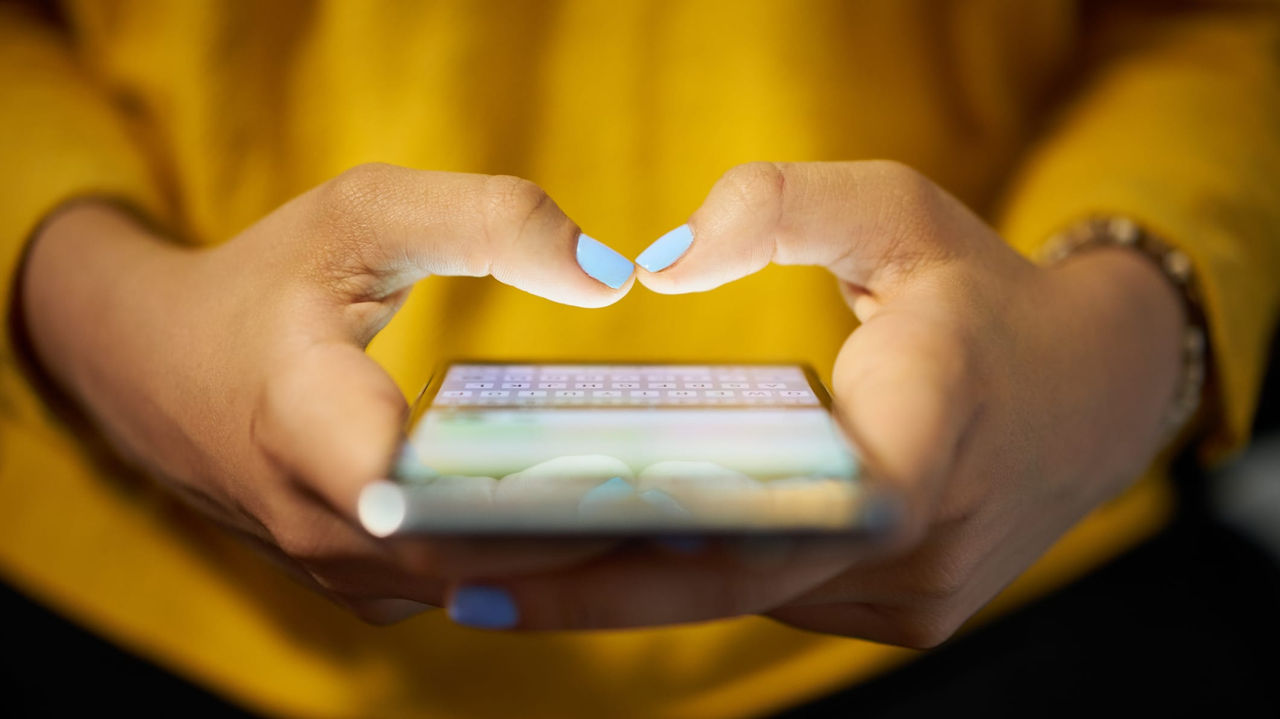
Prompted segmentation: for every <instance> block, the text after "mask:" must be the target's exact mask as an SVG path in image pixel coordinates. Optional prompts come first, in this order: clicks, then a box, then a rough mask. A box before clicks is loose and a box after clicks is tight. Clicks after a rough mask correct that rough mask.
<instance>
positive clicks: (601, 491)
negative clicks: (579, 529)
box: [578, 477, 636, 512]
mask: <svg viewBox="0 0 1280 719" xmlns="http://www.w3.org/2000/svg"><path fill="white" fill-rule="evenodd" d="M635 493H636V490H635V488H634V487H632V486H631V483H630V482H628V481H627V480H625V479H623V478H622V477H613V478H612V479H610V480H609V481H607V482H604V483H602V484H600V485H599V486H596V487H593V488H592V489H591V491H590V492H587V493H586V494H584V495H582V499H581V500H579V501H578V511H579V512H590V511H591V510H593V509H597V508H599V507H601V506H608V505H611V504H616V503H618V502H619V501H621V500H624V499H626V498H627V497H630V496H631V495H633V494H635Z"/></svg>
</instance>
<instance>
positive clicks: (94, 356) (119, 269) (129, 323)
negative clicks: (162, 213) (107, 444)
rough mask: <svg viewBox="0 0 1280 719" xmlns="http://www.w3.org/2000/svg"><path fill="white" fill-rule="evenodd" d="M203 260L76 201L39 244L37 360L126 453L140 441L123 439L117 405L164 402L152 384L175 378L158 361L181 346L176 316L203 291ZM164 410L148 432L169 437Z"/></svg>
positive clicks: (28, 305) (27, 281)
mask: <svg viewBox="0 0 1280 719" xmlns="http://www.w3.org/2000/svg"><path fill="white" fill-rule="evenodd" d="M193 254H195V253H193V251H191V250H187V249H183V248H181V247H179V246H177V245H174V244H171V243H167V242H165V241H164V240H162V239H160V238H158V237H156V236H155V235H154V234H153V233H151V232H150V231H148V230H147V229H146V228H145V227H143V225H142V224H141V223H139V222H138V221H136V220H135V219H134V218H133V217H131V216H130V215H129V214H128V213H127V212H125V211H124V210H122V209H120V208H118V207H115V206H113V205H111V204H109V203H106V202H99V201H92V200H91V201H84V202H77V203H73V204H69V205H67V206H66V207H64V208H63V209H62V210H60V211H58V212H57V213H56V214H55V215H54V216H53V217H51V218H50V219H49V221H48V222H46V223H45V224H44V225H43V226H42V228H41V229H40V231H39V232H38V234H37V235H36V236H35V237H33V238H32V240H31V244H30V246H29V249H28V253H27V258H26V262H25V263H24V264H23V266H22V269H21V276H20V277H19V283H20V284H19V287H20V292H21V302H20V311H21V312H22V318H21V320H22V326H23V327H24V329H25V332H26V335H27V338H26V339H27V341H28V342H29V343H30V346H31V349H32V351H33V354H34V359H35V360H36V361H37V362H38V363H39V365H40V367H41V369H42V370H44V372H45V373H47V375H48V376H49V377H50V378H51V379H52V380H53V381H54V382H55V383H56V384H57V385H58V386H59V387H60V389H62V390H63V391H64V392H65V393H66V394H67V395H68V397H69V398H70V399H71V400H72V401H73V402H75V403H76V404H77V405H78V406H80V407H81V408H82V409H83V410H85V411H86V412H87V413H88V415H89V416H90V417H91V418H92V419H94V420H95V422H96V423H97V424H98V425H99V426H100V428H101V429H102V430H103V431H104V432H105V433H106V434H107V435H109V436H111V437H112V439H113V440H115V443H116V444H117V446H118V448H119V449H124V450H126V451H127V448H128V447H132V446H133V445H135V442H134V441H133V438H132V437H130V436H118V435H116V433H117V432H119V431H121V430H122V427H123V425H120V426H116V425H115V423H113V421H112V414H113V413H114V408H116V407H119V406H122V405H138V404H142V403H147V402H151V401H154V397H155V396H158V395H155V394H152V393H150V392H148V390H147V388H146V383H147V382H151V381H165V380H167V379H173V378H172V376H171V375H172V373H167V372H166V371H165V370H164V369H162V368H161V366H160V365H159V364H158V363H157V360H158V359H159V358H161V357H163V356H164V355H165V353H167V352H173V351H175V350H177V349H179V347H178V346H175V345H174V342H180V337H181V332H182V330H183V328H182V327H179V326H166V322H167V321H166V318H167V316H169V315H168V312H167V310H171V309H174V308H175V306H176V305H177V304H178V303H180V302H181V301H183V297H182V296H183V293H184V287H186V291H188V292H194V291H195V289H194V288H193V287H190V283H191V282H192V273H191V272H190V271H189V265H190V262H189V260H190V259H191V257H192V255H193ZM166 375H169V376H166ZM156 409H157V410H161V412H157V413H156V415H157V417H156V421H155V423H150V424H149V426H148V429H150V430H154V431H161V430H162V428H161V426H160V424H159V420H160V416H159V415H161V414H162V413H163V412H162V410H163V408H160V407H157V408H156ZM139 416H142V417H146V416H147V413H145V412H143V413H139ZM131 434H132V432H125V435H131ZM122 441H123V443H124V444H125V445H126V446H125V447H120V446H119V445H120V444H121V442H122Z"/></svg>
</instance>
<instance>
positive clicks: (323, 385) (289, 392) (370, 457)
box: [251, 342, 408, 518]
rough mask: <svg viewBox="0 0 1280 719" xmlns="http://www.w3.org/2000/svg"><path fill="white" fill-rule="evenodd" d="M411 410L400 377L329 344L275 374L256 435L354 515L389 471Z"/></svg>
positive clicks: (256, 417) (257, 413) (347, 347)
mask: <svg viewBox="0 0 1280 719" xmlns="http://www.w3.org/2000/svg"><path fill="white" fill-rule="evenodd" d="M407 411H408V406H407V404H406V403H405V400H404V396H403V395H402V394H401V393H400V390H399V388H398V387H397V386H396V385H395V382H394V381H392V379H391V377H390V376H389V375H388V374H387V373H386V372H385V371H384V370H383V369H382V368H381V367H380V366H378V364H377V363H376V362H374V361H373V360H372V359H370V358H369V357H368V356H367V355H365V353H364V352H363V351H362V350H361V349H360V348H359V347H357V346H355V345H351V344H347V343H344V342H330V343H321V344H316V345H312V346H310V347H308V348H307V349H305V350H303V351H301V352H299V353H298V354H297V355H295V356H293V357H291V358H290V361H289V362H288V363H287V366H286V367H284V368H283V370H282V371H279V372H276V373H273V374H272V375H271V376H270V377H269V379H268V380H267V382H266V385H265V387H264V388H263V390H262V392H261V395H260V398H259V402H258V405H257V407H256V408H255V410H254V413H253V418H252V421H251V432H252V434H253V439H254V441H255V442H257V443H258V445H259V446H260V448H261V449H262V450H263V451H264V452H265V453H266V454H267V455H268V456H269V457H270V458H271V459H272V460H273V461H275V462H276V463H277V464H278V465H280V467H281V468H282V469H284V471H286V472H287V473H288V474H289V475H290V476H292V477H294V478H295V479H304V478H305V481H306V486H307V487H308V488H309V489H311V490H313V491H315V492H316V493H317V494H319V495H320V497H321V498H322V499H324V500H325V501H327V502H328V503H329V504H330V505H331V506H333V507H335V508H336V509H337V510H338V511H339V512H341V513H342V514H343V515H345V516H347V517H351V518H354V517H355V516H356V507H357V501H358V498H359V494H360V490H361V489H362V488H364V486H365V485H367V484H368V483H370V482H372V481H374V480H376V479H379V478H382V477H385V476H386V473H387V471H388V468H389V463H390V461H391V457H393V456H394V454H395V449H396V447H397V446H398V444H399V442H400V439H401V430H402V427H403V424H404V419H405V416H406V413H407Z"/></svg>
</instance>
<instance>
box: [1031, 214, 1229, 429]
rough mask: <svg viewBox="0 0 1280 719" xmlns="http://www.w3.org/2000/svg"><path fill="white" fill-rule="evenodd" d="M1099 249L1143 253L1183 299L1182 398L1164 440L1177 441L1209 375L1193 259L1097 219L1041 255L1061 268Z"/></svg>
mask: <svg viewBox="0 0 1280 719" xmlns="http://www.w3.org/2000/svg"><path fill="white" fill-rule="evenodd" d="M1098 247H1128V248H1130V249H1133V250H1136V251H1138V252H1141V253H1142V254H1143V255H1144V256H1146V257H1147V258H1148V259H1150V260H1151V261H1152V262H1154V263H1155V264H1156V266H1157V267H1159V268H1160V271H1161V272H1163V273H1164V275H1165V277H1167V278H1168V279H1169V281H1170V282H1172V283H1173V285H1174V287H1175V288H1176V289H1177V290H1178V296H1179V297H1180V298H1181V299H1182V306H1183V309H1184V310H1185V313H1186V324H1185V326H1184V327H1183V330H1182V372H1181V376H1180V379H1179V381H1178V391H1177V394H1175V395H1174V398H1173V403H1172V405H1171V406H1170V407H1169V410H1168V411H1167V412H1166V413H1165V417H1164V431H1165V439H1166V440H1168V439H1172V437H1173V436H1174V435H1176V434H1177V433H1178V432H1179V431H1180V430H1181V429H1182V428H1183V426H1184V425H1186V423H1187V421H1188V420H1189V419H1191V416H1192V415H1194V414H1195V412H1196V410H1197V409H1199V407H1200V399H1201V395H1202V393H1203V391H1204V384H1205V377H1206V375H1207V374H1208V361H1209V359H1208V352H1207V350H1206V344H1207V342H1206V336H1207V327H1208V325H1207V323H1206V322H1205V315H1204V308H1203V305H1202V304H1201V302H1200V292H1199V288H1198V285H1197V284H1196V281H1195V273H1194V271H1193V267H1192V265H1191V258H1190V257H1188V256H1187V254H1186V253H1185V252H1183V251H1182V250H1180V249H1178V248H1176V247H1172V246H1170V245H1169V244H1167V243H1165V242H1163V241H1161V240H1160V239H1158V238H1156V237H1154V236H1153V235H1151V234H1150V233H1149V232H1147V231H1146V230H1144V229H1143V228H1142V227H1140V226H1139V225H1138V224H1137V223H1136V222H1134V221H1133V220H1131V219H1129V218H1127V217H1093V218H1090V219H1087V220H1085V221H1084V222H1081V223H1079V224H1077V225H1074V226H1072V227H1070V228H1068V229H1067V230H1066V231H1064V232H1062V233H1060V234H1058V235H1055V236H1053V237H1051V238H1050V239H1049V241H1048V242H1047V243H1046V244H1045V246H1044V249H1043V250H1042V252H1041V259H1042V260H1043V261H1044V262H1045V263H1046V264H1056V263H1058V262H1061V261H1063V260H1065V259H1066V258H1068V257H1070V256H1072V255H1074V254H1076V253H1078V252H1082V251H1085V250H1088V249H1092V248H1098Z"/></svg>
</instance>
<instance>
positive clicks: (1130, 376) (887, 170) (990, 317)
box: [451, 162, 1183, 647]
mask: <svg viewBox="0 0 1280 719" xmlns="http://www.w3.org/2000/svg"><path fill="white" fill-rule="evenodd" d="M689 226H690V228H691V229H692V233H693V238H694V239H693V242H692V245H691V246H690V247H689V249H688V250H687V252H685V253H684V254H683V256H680V257H679V258H678V259H676V260H675V261H674V264H671V265H670V266H668V267H665V268H663V267H657V266H655V265H654V264H652V263H649V262H642V264H648V265H649V267H650V268H651V269H655V270H657V271H656V272H647V271H643V270H642V271H640V273H639V279H640V281H641V282H642V283H643V284H645V285H646V286H647V287H649V288H650V289H653V290H655V291H657V292H663V293H683V292H700V291H706V290H710V289H713V288H715V287H718V286H720V285H722V284H724V283H726V282H731V281H733V280H735V279H737V278H739V277H742V276H744V275H747V274H750V273H752V272H755V271H757V270H759V269H761V268H763V267H764V266H766V265H767V264H769V263H770V262H774V263H779V264H806V265H824V266H826V267H827V268H829V269H830V270H831V272H832V273H833V274H834V275H835V276H836V277H837V278H838V280H839V281H840V283H841V287H842V288H843V290H844V292H845V295H846V297H847V299H848V301H849V304H850V306H851V308H852V310H853V311H854V312H855V313H856V314H857V316H858V318H859V319H860V320H861V322H862V324H861V326H860V327H859V328H858V329H857V330H856V331H855V332H854V333H853V334H852V335H851V336H850V337H849V339H848V341H847V342H846V343H845V345H844V348H843V349H842V350H841V352H840V354H839V356H838V357H837V359H836V363H835V371H834V381H833V391H834V395H835V399H836V402H837V405H838V407H839V410H840V412H841V414H842V415H843V418H844V420H845V421H846V423H847V425H848V427H849V428H850V431H851V432H852V434H853V435H854V439H855V441H856V442H857V444H858V445H859V447H860V448H861V450H862V451H863V454H864V460H865V462H866V465H867V467H868V469H869V470H870V472H871V474H872V475H873V476H874V477H875V479H876V480H878V481H881V482H885V483H888V484H890V485H892V486H893V487H894V488H896V490H897V491H898V492H899V493H900V494H901V495H902V496H903V497H904V498H905V502H904V503H903V515H902V517H901V520H902V521H901V523H900V528H899V531H898V533H897V534H896V536H894V537H893V538H892V540H891V541H890V542H888V544H887V545H886V546H880V547H871V546H868V545H865V544H859V543H851V542H847V541H836V540H823V541H812V540H810V541H798V542H794V543H785V542H784V543H772V544H769V543H766V546H765V548H764V550H763V551H761V550H760V549H759V548H758V547H757V548H753V547H751V546H750V545H749V544H748V546H745V547H744V546H740V545H735V544H732V543H725V542H721V543H716V544H713V545H712V546H711V547H709V548H708V549H707V550H706V551H704V552H702V553H699V554H696V555H689V556H686V555H681V554H679V553H672V552H668V553H666V554H655V553H653V552H645V551H633V552H631V553H630V554H626V555H623V556H616V557H609V558H605V559H600V560H596V561H593V562H590V563H588V564H586V565H583V566H580V567H566V568H562V569H560V570H557V571H553V572H548V573H543V574H539V575H537V576H528V577H524V578H520V579H515V580H511V579H495V580H494V581H490V582H487V583H486V586H483V587H481V588H475V587H471V586H463V587H461V588H454V590H453V591H452V592H451V601H452V605H451V606H452V609H453V613H454V615H455V616H457V617H463V618H466V619H468V620H469V621H471V622H472V623H475V624H480V625H485V624H486V623H487V624H489V625H490V626H507V625H511V626H515V627H517V628H527V629H558V628H601V627H623V626H638V625H653V624H664V623H671V622H686V621H696V620H705V619H712V618H717V617H728V616H735V615H742V614H751V613H760V614H768V615H770V616H772V617H775V618H777V619H779V620H781V621H784V622H787V623H789V624H793V625H795V626H798V627H803V628H807V629H813V630H817V631H822V632H830V633H836V634H844V635H850V636H858V637H863V638H867V639H872V640H876V641H881V642H888V643H894V644H903V645H909V646H920V647H923V646H931V645H934V644H937V643H938V642H940V641H942V640H944V639H945V638H947V637H948V636H950V635H951V634H952V633H953V632H954V631H955V630H956V629H957V628H958V627H959V626H960V624H961V623H962V622H964V621H965V620H966V619H967V618H969V617H970V616H971V615H972V614H973V613H974V612H976V611H977V610H978V609H979V608H980V607H981V606H982V605H983V604H984V603H986V602H987V601H988V600H989V599H991V597H993V596H994V595H995V594H996V593H997V592H998V591H999V590H1000V589H1001V588H1002V587H1004V586H1005V585H1006V584H1008V583H1009V582H1010V581H1011V580H1013V579H1014V578H1015V577H1016V576H1017V575H1018V574H1020V573H1021V572H1022V571H1023V570H1024V569H1026V568H1027V567H1028V566H1029V565H1030V564H1031V563H1032V562H1033V561H1034V560H1035V559H1036V558H1037V557H1038V556H1040V554H1042V553H1043V552H1044V551H1045V550H1046V549H1047V548H1048V547H1049V545H1050V544H1051V543H1052V542H1053V541H1054V540H1055V539H1056V538H1058V537H1059V536H1060V535H1061V534H1062V533H1063V532H1065V531H1066V530H1067V529H1068V528H1070V527H1071V526H1072V525H1073V524H1074V523H1075V522H1076V521H1078V520H1079V519H1080V518H1081V517H1082V516H1083V515H1084V514H1086V513H1087V512H1088V511H1089V510H1090V509H1092V508H1093V507H1095V506H1097V505H1098V504H1099V503H1100V502H1102V501H1103V500H1105V499H1107V498H1109V497H1111V496H1112V495H1114V494H1116V493H1117V492H1119V491H1120V490H1122V489H1123V488H1124V487H1125V486H1126V485H1127V484H1128V483H1129V482H1130V481H1132V480H1133V479H1134V478H1136V477H1137V476H1138V475H1139V474H1140V472H1141V471H1142V470H1143V469H1144V468H1145V466H1146V465H1147V463H1148V462H1149V461H1150V459H1151V458H1152V456H1153V455H1154V454H1155V452H1156V451H1157V449H1158V445H1159V443H1160V439H1161V435H1162V429H1163V428H1162V426H1161V425H1162V417H1163V413H1164V411H1165V410H1166V408H1167V407H1168V405H1169V403H1170V402H1171V401H1172V398H1173V392H1174V385H1175V380H1176V373H1177V367H1178V361H1179V345H1178V338H1179V329H1180V324H1181V322H1182V321H1183V320H1182V317H1181V309H1180V307H1179V304H1178V299H1177V296H1176V294H1175V292H1174V291H1173V289H1172V288H1171V287H1170V286H1168V284H1167V282H1166V280H1165V279H1164V278H1163V276H1162V275H1161V273H1160V271H1159V270H1158V269H1156V268H1155V267H1154V266H1152V265H1151V264H1149V262H1148V261H1147V260H1146V259H1145V258H1142V257H1141V256H1138V255H1136V254H1132V253H1129V252H1128V251H1126V250H1119V249H1115V250H1099V251H1096V252H1092V253H1087V254H1084V255H1081V256H1079V257H1078V258H1077V259H1074V260H1071V261H1069V262H1067V263H1065V264H1063V265H1061V266H1060V267H1057V268H1053V269H1042V268H1039V267H1036V266H1034V265H1032V264H1031V263H1029V262H1027V261H1026V260H1025V259H1023V258H1022V257H1020V256H1019V255H1017V254H1016V253H1015V252H1014V251H1013V250H1011V249H1010V248H1009V247H1008V246H1007V245H1006V244H1005V243H1004V242H1003V241H1002V240H1001V238H1000V237H998V236H997V235H996V234H995V232H993V231H992V230H991V229H990V228H989V227H987V226H986V225H985V224H983V223H982V221H981V220H979V219H978V218H977V217H976V216H975V215H974V214H972V213H971V212H970V211H969V210H967V209H966V208H965V207H963V206H962V205H961V204H960V203H959V202H957V201H956V200H955V199H954V198H952V197H950V196H949V195H947V194H946V193H945V192H943V191H942V190H940V189H939V188H938V187H937V186H936V185H934V184H933V183H931V182H930V181H929V180H927V179H926V178H924V177H922V176H921V175H919V174H918V173H916V172H914V171H912V170H910V169H908V168H905V167H903V166H900V165H897V164H893V163H886V162H853V163H831V164H826V163H813V164H795V165H775V164H767V163H759V164H752V165H746V166H742V167H739V168H736V169H734V170H732V171H730V172H729V173H728V174H726V175H725V177H724V178H723V179H722V180H721V181H720V182H719V183H718V184H717V185H716V186H715V187H714V188H713V189H712V191H711V193H710V195H709V197H708V198H707V200H706V202H705V204H704V205H703V206H702V207H701V208H700V209H699V210H698V211H697V212H695V213H694V214H693V216H692V218H691V219H690V222H689ZM679 249H680V248H679V247H676V248H675V250H674V251H675V252H678V251H679ZM650 254H651V256H654V255H656V256H659V257H660V256H662V255H663V254H669V253H663V252H654V253H650ZM761 301H762V302H767V301H769V300H768V298H761ZM796 321H797V322H808V321H813V320H811V319H809V318H803V317H797V318H796ZM503 592H505V595H504V594H503ZM477 597H478V598H479V599H475V598H477ZM471 602H478V603H479V604H480V606H478V607H473V606H468V604H469V603H471ZM487 607H497V609H495V610H494V611H492V612H491V614H486V613H485V611H484V610H485V609H486V608H487ZM513 610H514V611H513ZM490 616H492V617H496V619H497V620H501V621H497V620H495V621H488V619H489V617H490Z"/></svg>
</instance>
